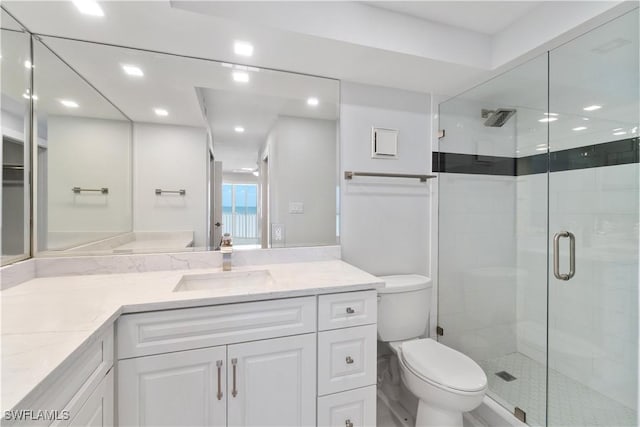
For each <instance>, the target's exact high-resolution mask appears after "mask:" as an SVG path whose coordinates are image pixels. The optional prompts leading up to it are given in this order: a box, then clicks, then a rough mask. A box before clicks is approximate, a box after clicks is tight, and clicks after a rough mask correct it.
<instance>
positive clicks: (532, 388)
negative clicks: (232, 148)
mask: <svg viewBox="0 0 640 427" xmlns="http://www.w3.org/2000/svg"><path fill="white" fill-rule="evenodd" d="M478 363H479V364H480V366H482V369H484V371H485V372H486V374H487V378H488V380H489V390H490V396H491V397H493V398H494V399H495V400H497V401H498V402H499V403H501V404H503V405H504V406H505V407H507V408H509V409H510V410H512V409H513V407H515V406H517V407H519V408H521V409H522V410H524V411H525V412H526V413H527V424H529V425H531V426H544V425H545V403H546V392H545V387H546V369H545V366H544V365H543V364H541V363H538V362H536V361H535V360H533V359H530V358H529V357H527V356H525V355H523V354H521V353H511V354H508V355H506V356H502V357H498V358H495V359H489V360H484V361H479V362H478ZM501 371H506V372H508V373H509V374H511V375H513V376H514V377H516V379H515V380H513V381H509V382H507V381H505V380H503V379H502V378H500V377H498V376H497V375H495V374H496V372H501ZM549 376H550V378H549V381H550V384H551V385H552V387H553V394H552V397H553V399H552V400H551V401H550V402H549V414H550V416H551V420H550V423H549V425H550V426H576V427H578V426H580V427H583V426H602V427H614V426H615V427H618V426H635V425H636V412H635V411H633V410H631V409H629V408H628V407H626V406H624V405H622V404H620V403H618V402H616V401H614V400H612V399H609V398H608V397H606V396H604V395H602V394H600V393H598V392H596V391H595V390H592V389H590V388H588V387H586V386H585V385H583V384H581V383H579V382H577V381H575V380H572V379H571V378H568V377H566V376H565V375H562V374H561V373H559V372H557V371H554V370H549Z"/></svg>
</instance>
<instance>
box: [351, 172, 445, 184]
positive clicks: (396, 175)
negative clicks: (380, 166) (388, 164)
mask: <svg viewBox="0 0 640 427" xmlns="http://www.w3.org/2000/svg"><path fill="white" fill-rule="evenodd" d="M354 176H378V177H382V178H417V179H419V180H420V182H427V180H428V179H431V178H436V177H437V175H419V174H411V173H383V172H352V171H345V173H344V179H352V178H353V177H354Z"/></svg>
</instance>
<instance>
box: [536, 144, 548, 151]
mask: <svg viewBox="0 0 640 427" xmlns="http://www.w3.org/2000/svg"><path fill="white" fill-rule="evenodd" d="M547 148H549V147H547V146H546V145H545V146H544V147H538V148H536V151H546V150H547Z"/></svg>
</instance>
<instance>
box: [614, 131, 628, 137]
mask: <svg viewBox="0 0 640 427" xmlns="http://www.w3.org/2000/svg"><path fill="white" fill-rule="evenodd" d="M613 134H614V135H615V136H620V135H626V134H627V133H626V132H625V131H620V132H614V133H613Z"/></svg>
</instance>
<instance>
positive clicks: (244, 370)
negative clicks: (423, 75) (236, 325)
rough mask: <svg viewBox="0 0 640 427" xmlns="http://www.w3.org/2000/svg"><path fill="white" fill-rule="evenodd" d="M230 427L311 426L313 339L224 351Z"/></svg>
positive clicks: (257, 343)
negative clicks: (225, 354)
mask: <svg viewBox="0 0 640 427" xmlns="http://www.w3.org/2000/svg"><path fill="white" fill-rule="evenodd" d="M227 360H228V362H229V364H228V365H227V376H228V377H227V378H228V390H229V395H228V425H229V426H230V427H236V426H247V427H249V426H252V427H255V426H261V427H266V426H277V427H285V426H314V425H315V414H316V334H306V335H297V336H292V337H286V338H275V339H270V340H263V341H254V342H248V343H244V344H234V345H230V346H229V347H228V359H227Z"/></svg>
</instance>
